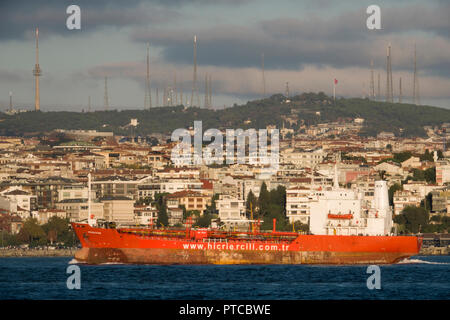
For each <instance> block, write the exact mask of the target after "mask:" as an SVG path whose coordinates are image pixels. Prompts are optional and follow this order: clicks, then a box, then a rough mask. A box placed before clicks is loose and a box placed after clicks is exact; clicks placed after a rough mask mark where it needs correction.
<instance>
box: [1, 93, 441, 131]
mask: <svg viewBox="0 0 450 320" xmlns="http://www.w3.org/2000/svg"><path fill="white" fill-rule="evenodd" d="M319 113H320V115H319ZM287 117H288V118H289V117H290V118H296V119H298V121H297V123H292V125H291V124H290V123H288V122H285V126H286V127H288V128H294V129H297V128H298V127H299V126H300V125H301V124H302V123H304V124H306V125H311V124H317V123H324V122H331V121H351V119H352V118H356V117H361V118H363V119H365V122H364V127H363V129H362V130H361V133H360V134H361V135H363V136H376V135H377V134H378V133H379V132H381V131H388V132H393V133H394V134H395V135H396V136H404V137H411V136H425V130H424V129H423V127H424V126H434V125H439V124H442V123H445V122H450V110H447V109H443V108H438V107H432V106H417V105H413V104H400V103H386V102H381V101H374V100H369V99H359V98H348V99H347V98H341V99H337V100H336V101H333V99H332V98H331V97H329V96H327V95H325V94H324V93H323V92H319V93H303V94H301V95H297V96H294V97H289V99H287V98H286V97H284V96H283V95H281V94H276V95H273V96H271V97H269V98H266V99H260V100H253V101H249V102H247V103H246V104H244V105H236V104H235V105H234V106H233V107H230V108H226V109H222V110H209V109H203V108H198V107H191V108H185V107H184V106H182V105H180V106H174V107H157V108H151V109H149V110H121V111H119V110H111V111H94V112H68V111H55V112H41V111H38V112H35V111H29V112H21V113H18V114H14V115H7V114H5V113H0V135H3V136H30V135H36V134H42V133H46V132H49V131H52V130H55V129H66V130H70V129H83V130H98V131H113V132H114V133H115V134H130V132H131V129H130V126H129V125H128V124H129V123H130V120H131V119H133V118H136V119H138V122H139V125H138V126H137V127H136V128H135V129H133V130H134V134H140V135H149V134H155V133H163V134H170V133H172V132H173V130H175V129H177V128H188V127H191V126H193V124H194V121H195V120H202V122H203V128H204V130H205V129H206V128H218V129H222V128H234V129H237V128H242V129H246V128H265V127H266V126H267V125H276V126H277V127H281V126H282V125H283V121H284V119H286V118H287Z"/></svg>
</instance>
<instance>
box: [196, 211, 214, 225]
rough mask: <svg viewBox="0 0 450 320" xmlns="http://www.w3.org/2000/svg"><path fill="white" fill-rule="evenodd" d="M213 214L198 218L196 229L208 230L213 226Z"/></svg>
mask: <svg viewBox="0 0 450 320" xmlns="http://www.w3.org/2000/svg"><path fill="white" fill-rule="evenodd" d="M211 218H212V216H211V214H204V215H202V216H200V217H198V218H197V221H195V223H194V227H199V228H208V227H209V226H210V225H211Z"/></svg>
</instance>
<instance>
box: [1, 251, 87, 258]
mask: <svg viewBox="0 0 450 320" xmlns="http://www.w3.org/2000/svg"><path fill="white" fill-rule="evenodd" d="M77 250H78V249H53V250H48V249H41V250H39V249H0V258H10V257H11V258H14V257H73V256H74V255H75V252H76V251H77Z"/></svg>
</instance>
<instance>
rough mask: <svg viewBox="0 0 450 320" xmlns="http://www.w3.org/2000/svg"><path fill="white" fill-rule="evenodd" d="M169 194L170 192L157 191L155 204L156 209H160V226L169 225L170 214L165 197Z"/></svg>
mask: <svg viewBox="0 0 450 320" xmlns="http://www.w3.org/2000/svg"><path fill="white" fill-rule="evenodd" d="M167 194H168V193H155V201H154V204H155V206H156V209H157V210H158V220H157V225H158V226H159V227H161V226H168V225H169V216H168V214H167V206H166V201H165V199H164V198H165V196H166V195H167Z"/></svg>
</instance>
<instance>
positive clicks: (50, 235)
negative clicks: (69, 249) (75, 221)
mask: <svg viewBox="0 0 450 320" xmlns="http://www.w3.org/2000/svg"><path fill="white" fill-rule="evenodd" d="M42 229H43V230H44V232H45V233H46V234H47V239H48V240H49V241H50V243H51V244H53V243H54V242H59V243H63V244H65V245H67V246H72V245H74V242H75V238H76V237H75V236H74V233H73V230H71V228H70V221H69V219H63V218H59V217H51V218H50V219H48V221H47V223H46V224H44V225H43V226H42Z"/></svg>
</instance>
